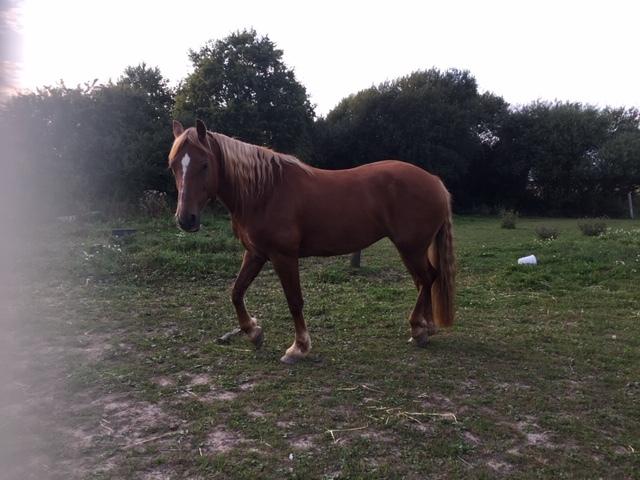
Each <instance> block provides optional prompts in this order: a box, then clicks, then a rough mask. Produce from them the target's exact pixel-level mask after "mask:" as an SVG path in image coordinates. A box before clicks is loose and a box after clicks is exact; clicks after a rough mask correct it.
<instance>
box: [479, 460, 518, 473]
mask: <svg viewBox="0 0 640 480" xmlns="http://www.w3.org/2000/svg"><path fill="white" fill-rule="evenodd" d="M486 463H487V466H488V467H489V468H490V469H491V470H494V471H496V472H498V473H509V472H510V471H511V470H512V469H513V465H511V464H510V463H508V462H505V461H502V460H498V459H495V458H492V459H491V460H488V461H487V462H486Z"/></svg>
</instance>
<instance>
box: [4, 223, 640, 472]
mask: <svg viewBox="0 0 640 480" xmlns="http://www.w3.org/2000/svg"><path fill="white" fill-rule="evenodd" d="M499 225H500V222H499V220H498V219H496V218H483V217H458V218H456V219H455V236H456V244H457V256H458V295H457V319H456V324H455V326H454V327H453V329H451V330H449V331H444V332H441V333H440V334H438V335H437V336H436V337H434V338H433V339H432V342H431V344H430V345H429V346H428V348H426V349H424V350H419V349H416V348H414V347H413V346H412V345H411V344H408V343H407V339H408V338H409V329H408V323H407V317H408V314H409V312H410V311H411V308H412V306H413V304H414V301H415V297H416V292H415V290H414V287H413V285H412V283H411V281H410V279H409V276H408V274H407V273H406V272H405V270H404V268H403V266H402V264H401V262H400V260H399V257H398V255H397V253H396V252H395V250H394V249H393V247H392V245H391V244H390V243H389V242H387V241H382V242H379V243H378V244H376V245H374V246H372V247H371V248H370V249H368V250H366V251H365V252H364V254H363V267H362V268H361V269H359V270H352V269H351V268H350V267H349V261H348V257H337V258H331V259H306V260H303V261H302V267H301V272H302V273H301V276H302V282H303V290H304V294H305V302H306V303H305V313H306V318H307V321H308V324H309V326H310V333H311V336H312V342H313V351H312V353H311V355H310V358H309V359H308V360H306V361H304V362H302V363H301V364H298V365H295V366H293V367H288V366H285V365H282V364H281V363H280V362H279V361H278V359H279V357H280V356H281V355H282V353H283V352H284V349H285V348H286V347H288V346H289V344H290V343H291V341H292V338H293V325H292V322H291V320H290V318H289V313H288V309H287V306H286V302H285V300H284V296H283V294H282V291H281V289H280V285H279V282H278V280H277V278H276V276H275V275H274V273H273V270H272V269H271V268H270V267H267V268H266V269H265V270H264V271H263V272H262V274H261V275H260V276H259V277H258V279H257V280H256V282H255V283H254V284H253V285H252V287H251V288H250V290H249V293H248V296H247V305H248V308H249V311H250V312H251V313H252V314H253V315H255V316H256V317H257V318H258V319H259V321H260V323H261V324H262V326H263V328H264V331H265V345H264V347H263V349H262V350H261V351H258V352H256V351H254V350H253V349H252V348H251V346H250V344H249V343H248V342H247V341H246V339H245V338H242V337H237V338H235V339H234V340H233V341H232V342H231V344H230V345H218V344H217V343H216V338H217V337H219V336H220V335H221V334H223V333H224V332H226V331H228V330H231V329H232V328H234V327H235V326H236V322H235V316H234V313H233V308H232V305H231V302H230V299H229V297H230V288H231V285H232V282H233V278H234V276H235V273H236V271H237V269H238V267H239V264H240V259H241V255H242V249H241V247H240V245H239V243H238V242H237V241H236V240H235V239H234V238H233V237H232V235H231V231H230V227H229V225H228V220H227V219H226V218H225V217H224V216H223V215H218V216H217V217H213V216H211V217H207V218H206V219H205V222H204V229H203V231H201V232H200V233H198V234H195V235H189V234H184V233H180V232H179V231H178V230H177V229H176V228H175V227H174V226H173V225H171V224H170V223H169V221H165V222H157V221H156V222H151V221H142V220H140V221H130V222H128V223H127V226H133V227H135V228H137V229H138V232H137V233H136V234H135V235H134V236H132V237H128V238H125V239H123V240H120V241H116V240H114V239H113V238H112V237H111V236H110V230H111V228H112V227H113V226H114V225H112V224H107V223H97V224H89V225H77V224H71V225H59V226H56V227H55V228H50V229H47V230H46V232H43V233H42V234H41V235H39V236H38V237H37V239H34V240H33V244H34V251H35V252H37V254H34V255H33V256H32V257H30V259H29V260H28V261H27V264H25V265H24V266H25V268H26V267H29V268H31V271H35V272H37V276H32V277H31V278H30V280H29V287H28V288H27V289H26V290H24V291H23V292H22V296H21V297H20V298H21V299H22V301H21V305H20V312H21V313H22V314H23V315H25V317H26V318H28V319H29V321H28V322H27V323H26V324H25V325H23V328H21V329H20V330H19V331H17V330H16V332H14V334H15V335H16V342H18V344H20V345H22V344H24V345H25V349H23V350H22V352H21V353H22V355H23V356H26V355H27V354H28V357H29V359H28V362H27V363H22V364H21V365H22V367H21V368H22V369H23V370H24V369H27V370H29V372H30V373H31V376H30V377H29V380H28V381H27V380H25V381H23V382H18V383H19V384H20V385H22V387H24V388H22V387H21V388H22V390H21V395H18V396H15V398H16V399H18V398H20V399H22V400H20V402H21V403H20V405H19V407H16V408H14V410H6V411H11V412H14V413H12V414H11V416H10V420H7V422H8V423H5V427H6V428H14V429H15V430H16V431H19V432H21V433H20V435H22V437H20V436H18V437H16V438H18V440H17V441H14V442H9V443H7V444H6V445H4V447H3V448H0V450H3V451H4V454H3V455H5V456H6V457H7V458H10V457H14V456H16V455H17V456H19V455H20V451H19V450H21V449H22V450H21V451H22V452H23V453H24V448H25V445H27V444H28V445H29V446H30V448H31V449H32V450H31V451H32V455H31V456H30V457H29V458H28V460H27V461H24V462H21V463H20V465H19V466H16V467H14V469H13V470H5V473H7V474H8V475H9V477H10V478H28V477H26V476H24V474H25V472H27V470H29V472H38V471H39V470H42V471H46V472H48V474H49V475H51V476H52V477H53V478H65V479H67V478H95V479H111V478H114V479H115V478H145V479H164V478H179V479H182V478H207V479H208V478H301V479H309V478H326V479H337V478H348V479H354V478H410V479H418V478H496V477H509V478H599V477H601V478H638V477H639V476H640V473H639V472H640V454H639V453H638V452H640V294H639V293H638V292H639V289H638V283H639V280H640V222H637V221H636V222H631V221H614V220H611V221H608V225H609V227H610V229H609V231H608V232H607V234H605V235H603V236H600V237H586V236H583V235H582V234H581V233H580V231H579V230H578V228H577V221H576V220H555V219H554V220H552V219H531V220H529V219H523V220H521V221H519V222H518V225H517V228H516V229H515V230H504V229H501V228H500V226H499ZM539 225H545V226H553V227H555V228H557V229H558V230H559V232H560V235H559V237H558V238H557V239H555V240H549V241H541V240H537V238H536V235H535V233H534V229H535V227H536V226H539ZM530 253H534V254H536V256H537V257H538V259H539V265H537V266H517V265H516V260H517V258H518V257H520V256H524V255H528V254H530ZM25 299H27V300H26V301H25ZM20 342H23V343H20ZM26 345H29V346H28V347H26ZM18 358H21V357H18ZM25 362H26V360H25ZM16 368H17V367H16ZM14 373H15V375H19V374H20V369H16V370H15V372H14ZM16 395H17V394H16ZM16 402H17V400H16ZM14 407H15V405H14ZM25 419H30V420H25ZM12 422H13V423H14V424H13V425H12ZM16 424H17V425H16ZM7 425H8V426H7ZM12 475H14V476H12ZM21 475H22V476H21ZM34 478H36V477H34ZM38 478H42V477H38Z"/></svg>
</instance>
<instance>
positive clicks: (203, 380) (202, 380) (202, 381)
mask: <svg viewBox="0 0 640 480" xmlns="http://www.w3.org/2000/svg"><path fill="white" fill-rule="evenodd" d="M190 377H191V379H190V380H189V385H191V386H195V385H210V384H211V377H210V376H209V375H207V374H206V373H200V374H198V375H190Z"/></svg>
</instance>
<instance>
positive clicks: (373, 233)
mask: <svg viewBox="0 0 640 480" xmlns="http://www.w3.org/2000/svg"><path fill="white" fill-rule="evenodd" d="M385 236H387V232H386V231H385V229H384V228H383V226H382V225H380V224H379V223H378V222H377V221H374V220H372V219H363V218H360V219H358V218H352V219H350V220H345V219H344V218H340V217H338V218H334V221H323V222H320V223H319V224H316V225H314V226H313V227H312V228H310V229H307V230H306V231H305V232H304V233H303V235H302V238H301V241H300V256H301V257H310V256H320V257H328V256H332V255H344V254H347V253H352V252H356V251H358V250H362V249H364V248H366V247H368V246H369V245H371V244H373V243H375V242H377V241H378V240H380V239H381V238H383V237H385Z"/></svg>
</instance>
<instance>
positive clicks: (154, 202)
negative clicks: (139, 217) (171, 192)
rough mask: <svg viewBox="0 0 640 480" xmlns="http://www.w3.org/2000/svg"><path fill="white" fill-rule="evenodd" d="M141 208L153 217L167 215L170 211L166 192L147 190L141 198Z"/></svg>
mask: <svg viewBox="0 0 640 480" xmlns="http://www.w3.org/2000/svg"><path fill="white" fill-rule="evenodd" d="M140 208H141V209H142V212H143V213H144V214H145V215H148V216H149V217H152V218H158V217H162V216H165V215H167V214H168V213H169V205H168V204H167V194H166V192H160V191H158V190H145V191H144V193H143V194H142V197H141V198H140Z"/></svg>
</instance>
